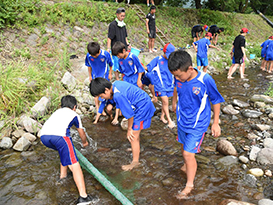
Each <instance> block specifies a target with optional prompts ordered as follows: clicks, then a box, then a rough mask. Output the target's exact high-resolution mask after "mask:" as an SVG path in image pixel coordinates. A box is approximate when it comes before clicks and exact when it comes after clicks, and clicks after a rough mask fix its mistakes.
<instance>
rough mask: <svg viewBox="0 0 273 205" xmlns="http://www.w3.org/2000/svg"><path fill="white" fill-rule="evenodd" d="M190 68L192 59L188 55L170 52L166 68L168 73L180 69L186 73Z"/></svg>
mask: <svg viewBox="0 0 273 205" xmlns="http://www.w3.org/2000/svg"><path fill="white" fill-rule="evenodd" d="M190 66H192V59H191V56H190V54H189V53H188V52H186V51H183V50H177V51H174V52H172V53H171V55H170V56H169V59H168V67H169V70H170V71H176V70H178V69H180V70H181V71H184V72H186V71H187V70H188V68H189V67H190Z"/></svg>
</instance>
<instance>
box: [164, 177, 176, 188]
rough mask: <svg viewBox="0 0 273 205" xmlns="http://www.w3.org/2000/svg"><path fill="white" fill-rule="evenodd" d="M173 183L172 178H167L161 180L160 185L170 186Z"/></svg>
mask: <svg viewBox="0 0 273 205" xmlns="http://www.w3.org/2000/svg"><path fill="white" fill-rule="evenodd" d="M174 182H175V180H174V179H173V178H167V179H164V180H162V184H163V185H164V186H172V185H173V183H174Z"/></svg>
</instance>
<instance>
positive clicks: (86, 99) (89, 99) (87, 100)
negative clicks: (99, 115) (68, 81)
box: [82, 93, 95, 105]
mask: <svg viewBox="0 0 273 205" xmlns="http://www.w3.org/2000/svg"><path fill="white" fill-rule="evenodd" d="M82 98H83V103H86V104H88V105H95V98H94V97H93V96H91V95H90V93H83V94H82Z"/></svg>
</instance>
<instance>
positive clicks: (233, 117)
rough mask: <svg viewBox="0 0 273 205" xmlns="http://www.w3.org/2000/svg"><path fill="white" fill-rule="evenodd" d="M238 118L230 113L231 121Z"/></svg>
mask: <svg viewBox="0 0 273 205" xmlns="http://www.w3.org/2000/svg"><path fill="white" fill-rule="evenodd" d="M238 119H239V118H238V117H237V116H236V115H232V117H231V120H232V121H235V120H238Z"/></svg>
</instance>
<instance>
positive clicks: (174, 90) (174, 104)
mask: <svg viewBox="0 0 273 205" xmlns="http://www.w3.org/2000/svg"><path fill="white" fill-rule="evenodd" d="M176 103H177V90H176V87H174V89H173V102H172V109H173V112H175V113H176Z"/></svg>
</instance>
